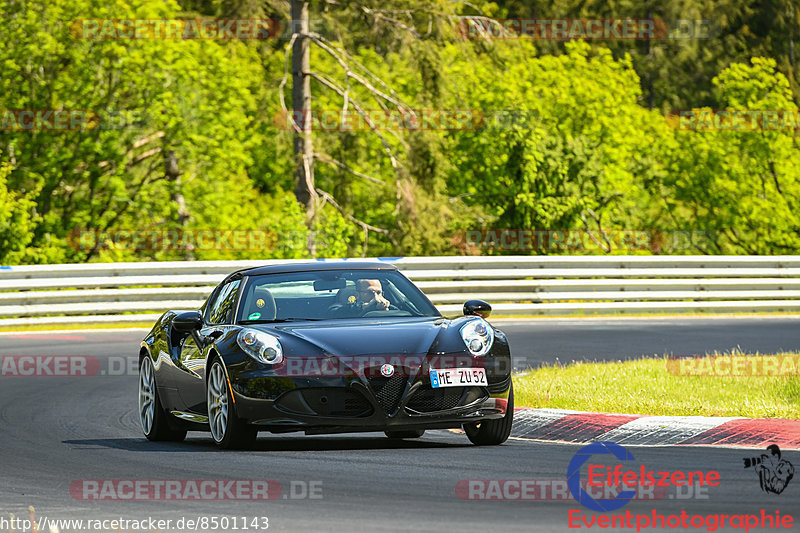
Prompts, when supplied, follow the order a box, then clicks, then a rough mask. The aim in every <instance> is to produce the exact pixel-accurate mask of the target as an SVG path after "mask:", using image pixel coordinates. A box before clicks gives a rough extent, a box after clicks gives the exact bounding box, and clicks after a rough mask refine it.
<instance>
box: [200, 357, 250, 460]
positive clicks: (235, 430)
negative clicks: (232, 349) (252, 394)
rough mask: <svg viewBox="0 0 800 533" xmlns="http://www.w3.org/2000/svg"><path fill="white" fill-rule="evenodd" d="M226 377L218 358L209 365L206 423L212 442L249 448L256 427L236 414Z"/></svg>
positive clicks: (221, 445)
mask: <svg viewBox="0 0 800 533" xmlns="http://www.w3.org/2000/svg"><path fill="white" fill-rule="evenodd" d="M231 394H232V392H231V389H230V387H229V386H228V378H227V376H226V375H225V369H224V368H223V367H222V363H220V362H219V359H217V360H216V361H214V363H213V364H212V365H211V371H210V372H209V374H208V383H207V385H206V400H207V405H208V425H209V427H210V429H211V437H212V438H213V439H214V444H216V445H217V446H219V447H220V448H226V449H242V448H249V447H250V446H252V445H253V443H255V440H256V437H257V436H258V429H257V428H255V427H253V426H249V425H247V424H246V423H245V422H244V421H243V420H241V419H240V418H239V417H238V416H236V407H235V406H234V404H233V398H232V397H231Z"/></svg>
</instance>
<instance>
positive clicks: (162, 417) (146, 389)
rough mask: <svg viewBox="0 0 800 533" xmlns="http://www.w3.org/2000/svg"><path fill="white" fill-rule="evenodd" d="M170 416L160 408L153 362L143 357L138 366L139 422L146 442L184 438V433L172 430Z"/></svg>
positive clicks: (177, 440)
mask: <svg viewBox="0 0 800 533" xmlns="http://www.w3.org/2000/svg"><path fill="white" fill-rule="evenodd" d="M170 416H171V415H170V414H169V413H167V412H166V411H165V410H164V408H163V407H161V401H160V400H159V399H158V387H156V373H155V370H154V369H153V361H151V360H150V357H149V356H145V357H144V358H143V359H142V362H141V363H140V364H139V422H140V423H141V425H142V432H144V436H145V437H147V439H148V440H152V441H174V442H180V441H182V440H183V439H185V438H186V431H185V430H180V429H172V428H171V427H170V425H169V420H168V417H170Z"/></svg>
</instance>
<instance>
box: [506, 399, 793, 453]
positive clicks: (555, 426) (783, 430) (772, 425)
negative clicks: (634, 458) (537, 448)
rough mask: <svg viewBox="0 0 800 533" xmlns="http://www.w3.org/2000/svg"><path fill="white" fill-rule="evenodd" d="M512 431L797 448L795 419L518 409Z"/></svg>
mask: <svg viewBox="0 0 800 533" xmlns="http://www.w3.org/2000/svg"><path fill="white" fill-rule="evenodd" d="M511 436H512V437H517V438H522V439H533V440H548V441H558V442H573V443H576V444H584V443H589V442H597V441H610V442H615V443H617V444H624V445H631V446H729V447H742V448H763V447H765V446H768V445H770V444H777V445H778V446H780V447H781V449H785V450H800V420H783V419H772V418H737V417H709V416H648V415H626V414H613V413H587V412H584V411H568V410H564V409H530V408H518V409H516V410H515V412H514V426H513V428H512V430H511Z"/></svg>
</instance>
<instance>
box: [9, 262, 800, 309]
mask: <svg viewBox="0 0 800 533" xmlns="http://www.w3.org/2000/svg"><path fill="white" fill-rule="evenodd" d="M359 260H363V259H359ZM373 260H376V261H377V260H380V261H386V262H390V263H392V264H395V265H396V266H397V267H398V268H399V269H400V270H402V271H403V272H404V273H405V274H406V275H407V276H408V277H409V278H411V279H412V280H413V281H414V282H415V283H416V284H417V285H418V286H419V287H420V288H421V289H422V290H423V291H424V292H425V293H426V294H427V295H428V297H429V298H430V299H431V301H433V303H435V304H436V305H437V307H438V308H439V309H440V310H441V311H442V313H444V314H457V313H459V312H460V310H461V305H462V304H463V302H464V301H465V300H467V299H470V298H480V299H483V300H487V301H489V302H490V303H491V304H492V306H493V309H494V315H495V316H497V315H571V314H585V315H592V314H607V313H642V312H760V311H784V312H787V311H788V312H797V311H800V256H666V257H665V256H497V257H493V256H478V257H472V256H465V257H401V258H380V259H373ZM298 262H304V261H303V260H281V261H202V262H200V261H198V262H162V263H110V264H109V263H90V264H69V265H32V266H11V267H0V325H4V324H5V325H17V324H27V323H53V324H56V323H65V322H127V321H140V320H147V321H149V320H153V319H155V318H157V317H158V316H159V315H160V313H161V312H162V311H163V310H165V309H176V308H177V309H193V308H197V307H199V305H200V304H201V303H202V302H203V301H204V299H205V298H206V297H207V295H208V294H209V293H210V291H211V289H212V288H213V287H214V286H215V285H216V284H217V283H218V282H219V281H220V280H222V279H223V278H224V277H225V275H227V274H228V273H230V272H231V271H233V270H236V269H239V268H245V267H249V266H256V265H264V264H291V263H298ZM12 317H13V318H12Z"/></svg>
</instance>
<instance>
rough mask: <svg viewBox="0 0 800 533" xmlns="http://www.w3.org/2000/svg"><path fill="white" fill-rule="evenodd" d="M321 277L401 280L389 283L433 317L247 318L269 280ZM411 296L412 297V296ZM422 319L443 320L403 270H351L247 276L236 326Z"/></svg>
mask: <svg viewBox="0 0 800 533" xmlns="http://www.w3.org/2000/svg"><path fill="white" fill-rule="evenodd" d="M320 273H341V274H344V275H347V276H348V278H351V277H352V278H356V277H359V278H361V279H366V278H369V279H375V278H378V279H380V278H392V277H397V279H399V280H400V285H398V284H397V283H395V282H394V281H395V280H392V279H389V280H388V281H391V282H392V285H394V287H395V288H396V289H397V291H398V292H399V293H400V294H402V295H404V296H405V297H406V298H408V299H409V300H412V303H413V304H414V306H415V307H417V308H419V307H420V306H419V305H416V304H423V306H424V305H427V306H430V309H429V311H430V314H427V313H426V310H425V309H420V310H419V311H420V313H421V314H410V315H401V316H398V315H392V314H388V315H386V316H385V317H381V316H379V315H369V316H330V317H326V318H319V317H312V316H306V317H302V316H299V317H280V316H276V318H275V319H274V320H263V319H253V320H251V319H248V318H247V317H246V316H245V312H246V309H245V307H246V306H247V304H248V301H249V298H248V295H249V294H250V292H251V291H252V290H254V286H257V285H258V284H259V283H261V284H263V281H264V280H265V279H268V278H280V277H283V276H295V275H301V276H302V275H306V276H307V277H308V278H309V279H312V278H314V277H315V276H318V275H319V274H320ZM403 283H405V284H406V285H407V286H406V287H403V286H402V284H403ZM409 293H411V294H409ZM415 296H416V297H417V298H418V299H419V300H420V301H419V302H414V301H413V300H414V299H415V298H414V297H415ZM380 318H385V319H403V318H405V319H419V318H442V314H441V312H440V311H439V310H438V309H437V308H436V306H435V305H434V304H433V302H431V301H430V299H429V298H428V297H427V295H426V294H425V293H424V292H422V290H420V288H419V287H417V286H416V284H414V282H413V281H411V280H410V279H408V278H407V277H406V276H405V275H403V273H402V272H400V271H399V270H394V269H392V270H389V269H360V268H358V269H349V270H345V269H342V270H307V271H306V270H298V271H295V272H275V273H264V274H256V275H245V276H244V279H243V280H242V284H241V285H240V286H239V298H238V302H237V304H236V314H235V318H234V324H236V325H239V326H247V325H252V324H282V323H288V322H296V321H313V322H317V321H328V320H332V321H338V320H347V321H352V320H359V319H364V320H375V319H380Z"/></svg>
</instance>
